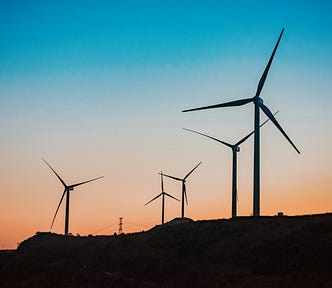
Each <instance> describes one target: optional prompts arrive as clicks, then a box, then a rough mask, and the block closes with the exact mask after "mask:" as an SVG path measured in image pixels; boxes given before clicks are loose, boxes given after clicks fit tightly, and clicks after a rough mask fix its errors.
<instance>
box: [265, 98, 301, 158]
mask: <svg viewBox="0 0 332 288" xmlns="http://www.w3.org/2000/svg"><path fill="white" fill-rule="evenodd" d="M260 107H261V109H262V110H263V112H264V113H265V114H266V116H267V117H269V118H270V119H271V121H272V122H273V123H274V125H276V126H277V128H278V129H279V130H280V132H281V133H282V134H283V135H284V136H285V137H286V139H287V140H288V142H289V143H290V144H291V145H292V146H293V147H294V149H295V150H296V151H297V153H299V154H301V153H300V151H299V150H298V149H297V148H296V146H295V145H294V143H293V142H292V140H290V138H289V137H288V136H287V134H286V132H285V131H284V130H283V129H282V128H281V126H280V125H279V123H278V121H277V120H276V118H274V116H273V114H272V113H271V111H270V109H269V108H267V107H266V106H265V105H264V104H263V103H261V104H260Z"/></svg>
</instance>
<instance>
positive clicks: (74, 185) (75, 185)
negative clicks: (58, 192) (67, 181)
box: [70, 176, 104, 188]
mask: <svg viewBox="0 0 332 288" xmlns="http://www.w3.org/2000/svg"><path fill="white" fill-rule="evenodd" d="M103 177H104V176H100V177H97V178H94V179H91V180H88V181H84V182H81V183H77V184H73V185H70V187H72V188H74V187H77V186H80V185H82V184H85V183H88V182H91V181H95V180H98V179H100V178H103Z"/></svg>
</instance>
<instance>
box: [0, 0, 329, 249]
mask: <svg viewBox="0 0 332 288" xmlns="http://www.w3.org/2000/svg"><path fill="white" fill-rule="evenodd" d="M272 2H273V1H271V2H267V1H208V0H205V1H144V0H143V1H55V2H50V1H15V0H14V1H1V3H0V39H1V45H0V97H1V105H0V131H1V141H0V151H1V152H0V195H1V201H0V245H1V247H0V249H6V248H15V247H16V244H17V243H18V242H20V241H22V240H24V239H26V238H27V237H30V236H32V235H33V234H34V233H35V232H36V231H49V230H50V224H51V220H52V217H53V215H54V212H55V209H56V206H57V204H58V201H59V200H60V197H61V193H62V191H63V187H62V185H61V183H60V182H59V181H58V179H57V178H56V177H55V175H54V174H52V172H51V171H50V169H49V168H48V167H47V166H46V165H45V164H44V163H43V162H42V161H41V157H44V158H45V159H46V160H47V161H48V162H49V163H50V164H51V165H52V166H53V168H54V169H55V170H56V171H57V172H58V173H59V174H60V175H61V176H62V177H63V179H64V180H65V181H66V182H68V184H72V183H76V182H80V181H84V180H87V179H90V178H94V177H98V176H101V175H104V176H105V178H103V179H101V180H98V181H96V182H92V183H89V184H86V185H83V186H80V187H78V188H77V190H75V191H74V192H73V193H72V194H71V206H70V223H69V225H70V231H71V232H72V233H73V234H78V233H79V234H81V235H87V234H90V233H91V234H96V233H97V234H98V233H101V234H104V233H105V234H113V233H114V232H115V231H117V228H118V227H117V222H118V218H119V217H123V218H124V220H123V221H124V227H123V230H124V232H132V231H141V230H147V229H149V228H151V227H153V226H154V225H156V224H159V223H160V221H161V215H160V213H161V201H155V202H153V203H151V204H149V205H148V206H145V207H144V203H146V202H147V201H149V200H150V199H151V198H153V197H154V196H156V195H157V194H159V193H160V178H159V175H158V174H157V173H158V172H160V171H161V170H162V171H164V172H165V173H168V174H171V175H174V176H178V177H183V176H184V175H185V174H186V173H187V172H188V171H189V170H190V169H192V167H194V166H195V165H196V164H197V163H198V162H199V161H202V162H203V163H202V165H201V166H200V167H199V168H198V169H197V170H196V171H195V172H194V173H193V174H192V175H191V176H190V178H189V179H188V182H187V190H188V191H187V192H188V201H189V206H187V207H186V216H187V217H190V218H192V219H194V220H198V219H218V218H229V217H230V214H231V160H232V159H231V156H232V155H231V151H230V149H229V148H227V147H224V146H222V145H220V144H218V143H215V142H212V141H210V140H208V139H206V138H203V137H200V136H198V135H195V134H191V133H189V132H187V131H184V130H182V128H183V127H186V128H189V129H194V130H198V131H201V132H203V133H207V134H210V135H212V136H215V137H217V138H219V139H222V140H224V141H227V142H231V143H235V142H236V141H238V140H239V139H241V138H242V137H243V136H245V135H246V134H247V133H249V132H251V131H252V129H253V105H251V104H249V105H245V106H242V107H237V108H224V109H214V110H205V111H198V112H191V113H181V110H183V109H186V108H194V107H198V106H205V105H210V104H217V103H222V102H225V101H230V100H235V99H240V98H247V97H252V96H254V93H255V91H256V87H257V83H258V81H259V78H260V76H261V74H262V72H263V70H264V68H265V65H266V63H267V61H268V58H269V56H270V54H271V52H272V49H273V47H274V45H275V42H276V40H277V37H278V35H279V33H280V31H281V29H282V28H283V27H284V28H285V33H284V35H283V38H282V40H281V42H280V45H279V48H278V51H277V53H276V56H275V59H274V62H273V64H272V67H271V70H270V73H269V75H268V78H267V80H266V83H265V86H264V88H263V91H262V93H261V97H262V98H263V100H264V103H265V104H266V105H267V106H268V107H269V108H270V109H271V111H276V110H279V111H280V112H279V114H278V115H277V119H278V121H279V123H280V124H281V125H282V127H283V128H284V129H285V131H286V133H287V134H288V135H289V136H290V138H291V139H292V140H293V142H294V143H295V144H296V145H297V147H298V148H299V150H300V151H301V155H298V154H297V153H296V152H295V150H294V149H293V148H292V147H291V146H290V145H289V143H288V142H287V141H286V139H285V138H284V137H283V136H282V135H281V134H280V132H279V131H278V130H277V129H276V127H274V126H273V125H272V124H271V123H269V124H267V125H265V126H264V128H262V130H261V131H262V132H261V214H262V215H275V214H276V213H277V212H278V211H283V212H284V213H285V214H287V215H297V214H313V213H325V212H332V188H331V187H332V177H331V171H332V152H331V151H332V133H331V132H332V129H331V123H332V108H331V107H332V95H331V91H332V17H331V12H332V4H331V2H330V1H277V2H275V1H274V5H272V4H269V3H272ZM249 3H250V4H249ZM261 115H262V120H265V119H266V118H265V116H263V114H261ZM252 186H253V138H251V139H249V141H247V142H246V143H244V144H243V145H242V146H241V152H240V153H239V155H238V194H239V203H238V214H239V215H244V216H248V215H251V213H252ZM165 188H166V192H168V193H169V194H172V195H173V196H175V197H177V198H179V197H180V192H181V184H180V183H177V182H173V181H172V180H169V179H165ZM180 207H181V205H180V204H179V203H177V202H176V201H173V200H172V199H166V215H165V218H166V221H169V220H171V219H173V218H175V217H179V216H180ZM63 227H64V205H63V206H62V208H61V209H60V211H59V215H58V218H57V219H56V222H55V226H54V229H53V230H52V231H54V232H57V233H63V229H64V228H63Z"/></svg>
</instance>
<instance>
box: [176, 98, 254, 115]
mask: <svg viewBox="0 0 332 288" xmlns="http://www.w3.org/2000/svg"><path fill="white" fill-rule="evenodd" d="M251 101H253V98H246V99H241V100H235V101H230V102H226V103H222V104H216V105H210V106H204V107H199V108H193V109H187V110H183V111H182V112H190V111H197V110H205V109H213V108H222V107H231V106H242V105H245V104H247V103H249V102H251Z"/></svg>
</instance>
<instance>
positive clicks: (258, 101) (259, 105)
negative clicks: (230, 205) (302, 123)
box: [182, 29, 300, 216]
mask: <svg viewBox="0 0 332 288" xmlns="http://www.w3.org/2000/svg"><path fill="white" fill-rule="evenodd" d="M283 33H284V29H282V30H281V33H280V35H279V38H278V41H277V43H276V45H275V47H274V49H273V52H272V55H271V57H270V59H269V62H268V63H267V66H266V67H265V70H264V72H263V75H262V76H261V79H260V80H259V83H258V87H257V91H256V94H255V96H254V97H252V98H246V99H241V100H235V101H230V102H226V103H222V104H216V105H210V106H205V107H199V108H194V109H188V110H183V111H182V112H189V111H196V110H204V109H212V108H221V107H231V106H242V105H245V104H247V103H250V102H253V103H254V106H255V115H254V133H255V136H254V137H255V140H254V141H255V142H254V203H253V215H254V216H260V167H259V166H260V154H259V152H260V150H259V144H260V137H259V136H260V135H259V122H260V121H259V116H260V115H259V113H260V109H262V110H263V112H264V113H265V114H266V116H267V117H268V118H270V119H271V121H272V122H273V124H274V125H275V126H277V128H278V129H279V131H280V132H281V133H282V134H283V135H284V136H285V138H286V139H287V140H288V142H289V143H290V144H291V145H292V146H293V147H294V149H295V150H296V151H297V153H299V154H300V151H299V150H298V149H297V148H296V146H295V145H294V143H293V142H292V140H290V138H289V137H288V136H287V134H286V132H285V131H284V130H283V129H282V128H281V126H280V124H279V123H278V121H277V120H276V119H275V118H274V116H273V114H272V113H271V111H270V109H269V108H267V107H266V106H265V105H264V104H263V100H262V98H260V97H259V95H260V93H261V91H262V89H263V86H264V83H265V80H266V77H267V74H268V72H269V69H270V66H271V64H272V60H273V57H274V54H275V53H276V51H277V48H278V45H279V42H280V39H281V36H282V34H283Z"/></svg>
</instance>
